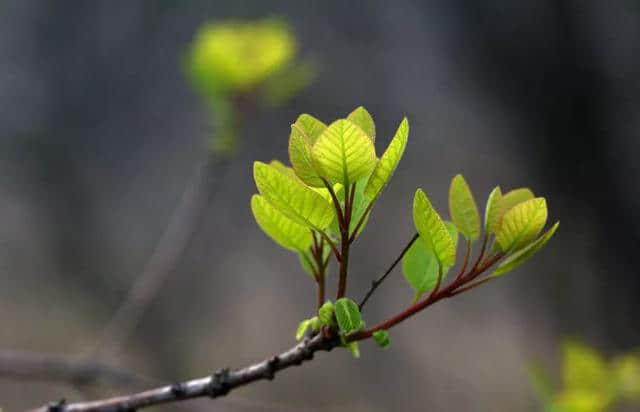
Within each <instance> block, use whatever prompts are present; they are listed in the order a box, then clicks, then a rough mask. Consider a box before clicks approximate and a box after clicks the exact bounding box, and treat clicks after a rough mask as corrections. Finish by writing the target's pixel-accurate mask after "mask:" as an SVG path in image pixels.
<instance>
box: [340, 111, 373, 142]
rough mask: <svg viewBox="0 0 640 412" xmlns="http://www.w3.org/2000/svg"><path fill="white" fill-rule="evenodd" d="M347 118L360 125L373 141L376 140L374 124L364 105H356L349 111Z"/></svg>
mask: <svg viewBox="0 0 640 412" xmlns="http://www.w3.org/2000/svg"><path fill="white" fill-rule="evenodd" d="M347 120H351V121H352V122H353V123H355V124H357V125H358V126H360V128H361V129H362V130H364V132H365V133H366V134H367V136H369V137H370V138H371V140H372V141H373V142H374V143H375V141H376V124H375V123H374V122H373V118H372V117H371V114H369V112H368V111H367V109H365V108H364V107H362V106H360V107H357V108H356V109H355V110H354V111H352V112H351V113H349V116H347Z"/></svg>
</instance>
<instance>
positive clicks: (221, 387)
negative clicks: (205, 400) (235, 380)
mask: <svg viewBox="0 0 640 412" xmlns="http://www.w3.org/2000/svg"><path fill="white" fill-rule="evenodd" d="M229 372H230V370H229V368H222V369H220V370H218V371H216V372H215V373H214V374H213V376H212V377H211V383H209V388H208V390H207V392H208V394H209V397H211V398H217V397H218V396H224V395H226V394H227V393H229V390H230V389H231V385H230V384H229Z"/></svg>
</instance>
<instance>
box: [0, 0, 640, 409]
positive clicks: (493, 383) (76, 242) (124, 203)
mask: <svg viewBox="0 0 640 412" xmlns="http://www.w3.org/2000/svg"><path fill="white" fill-rule="evenodd" d="M269 15H279V16H283V17H285V18H286V19H287V20H288V21H289V22H290V23H291V24H292V26H293V27H294V29H295V31H296V33H297V35H298V37H299V43H300V46H301V49H302V50H301V53H302V55H304V56H308V57H310V58H312V59H313V60H314V61H315V62H317V66H318V75H317V78H316V80H315V82H314V83H313V84H312V85H311V87H309V88H307V89H306V90H305V91H304V92H303V93H302V94H300V95H299V96H297V97H296V98H294V99H293V100H292V101H290V102H288V103H287V104H286V105H285V106H282V107H280V108H277V109H272V110H260V111H258V112H256V113H255V114H254V115H252V117H251V118H250V119H249V120H248V121H247V122H246V125H245V126H246V127H245V130H244V133H243V139H242V144H241V146H240V148H239V150H238V152H237V154H236V155H235V156H234V157H233V159H232V161H231V163H230V164H229V167H228V168H227V169H226V170H225V172H224V174H223V178H222V180H221V182H220V184H219V185H218V186H217V188H216V191H215V193H214V194H213V196H212V198H211V199H210V201H209V203H208V204H207V209H206V212H205V214H204V216H203V218H202V221H201V222H200V223H199V225H198V228H197V230H196V232H195V233H194V235H193V237H192V238H191V241H190V242H189V245H188V248H187V250H186V252H185V254H184V255H183V256H182V257H181V259H180V262H179V264H178V266H177V268H176V270H175V271H173V272H172V274H171V277H170V278H169V279H168V281H167V282H166V284H165V285H164V286H163V288H162V289H161V291H160V293H159V295H158V296H157V298H156V299H155V300H154V302H153V304H152V306H151V307H150V308H149V310H148V311H147V312H146V313H145V315H144V317H143V319H142V322H141V325H140V327H139V328H137V330H136V332H135V334H134V336H133V337H132V338H131V339H130V340H129V341H127V343H126V345H125V347H124V349H123V350H122V351H121V353H120V354H119V355H118V359H116V360H115V361H117V362H118V363H119V364H120V365H123V366H126V367H127V368H130V369H133V370H136V371H139V372H141V373H144V374H146V375H149V376H154V377H156V378H158V379H161V380H163V381H172V380H177V379H184V378H187V377H192V376H201V375H203V376H204V375H206V374H209V373H211V371H212V370H214V369H215V368H218V367H222V366H242V365H244V364H246V363H248V362H252V361H256V360H259V359H263V358H265V357H266V356H269V355H271V354H272V353H275V352H277V351H280V350H282V349H284V348H286V347H288V346H289V345H290V344H291V343H292V342H293V333H294V329H295V326H296V325H297V322H298V321H299V320H300V319H302V318H304V317H307V316H308V315H309V314H310V312H311V311H312V308H313V305H314V304H315V296H314V293H315V292H314V289H313V284H312V282H310V281H309V279H308V277H307V276H306V275H304V274H303V273H302V272H301V271H300V270H299V268H298V265H297V261H296V260H297V258H296V257H295V256H294V255H292V254H290V253H288V252H285V251H283V250H281V249H279V248H278V247H277V246H276V245H275V244H274V243H272V242H271V241H270V240H269V239H268V238H267V237H266V236H265V235H264V234H263V233H262V232H261V231H260V229H259V228H258V226H257V225H256V224H255V222H254V220H253V218H252V216H251V212H250V208H249V199H250V196H251V194H252V193H254V192H255V187H254V183H253V180H252V176H251V173H252V172H251V164H252V162H253V160H263V161H269V160H271V159H273V158H279V159H286V157H287V154H286V142H287V138H288V131H289V125H290V124H291V122H292V121H293V120H294V119H295V118H296V116H297V115H298V114H299V113H301V112H307V113H311V114H313V115H315V116H317V117H319V118H320V119H323V120H325V121H329V120H331V119H334V118H337V117H340V116H344V115H345V114H346V113H348V112H349V111H351V110H352V109H353V108H354V107H356V106H358V105H361V104H362V105H364V106H365V107H367V108H368V109H369V111H370V112H371V113H372V114H373V116H374V119H375V120H376V123H377V127H378V136H379V138H378V143H377V150H378V153H381V151H382V150H383V148H384V147H386V144H387V143H388V141H389V140H390V138H391V136H392V134H393V132H394V131H395V128H396V127H397V124H398V123H399V121H400V120H401V118H402V116H403V115H405V114H406V115H407V116H408V117H409V120H410V122H411V134H410V139H409V145H408V148H407V152H406V153H405V156H404V159H403V162H402V163H401V164H400V167H399V169H398V171H397V173H396V175H395V176H394V178H393V181H392V183H391V185H390V186H389V187H388V188H387V189H386V191H385V193H384V195H383V197H382V198H381V200H380V201H379V204H378V205H377V206H376V208H375V209H374V212H373V215H372V219H371V221H370V223H369V226H368V227H367V229H366V231H365V232H364V234H363V236H362V237H361V241H360V242H358V243H357V244H356V246H355V249H354V251H353V255H354V256H353V260H352V262H353V263H352V274H351V278H350V285H349V288H350V292H351V294H352V295H353V296H354V297H360V296H361V295H362V294H363V293H364V291H365V289H366V287H367V285H368V284H369V282H370V280H371V279H372V278H373V277H375V276H377V275H378V274H379V273H380V272H381V271H383V270H384V268H385V267H386V266H387V265H388V264H389V262H390V261H392V260H393V258H394V257H395V256H396V255H397V253H398V252H399V251H400V250H401V249H402V247H403V245H404V244H405V243H406V241H407V240H408V239H409V237H410V236H411V235H412V233H413V227H412V225H413V224H412V221H411V201H412V197H413V192H414V191H415V189H416V187H421V188H423V189H424V190H425V191H426V193H427V194H428V195H429V196H430V197H431V198H432V199H433V200H434V203H435V205H436V206H437V207H438V208H439V209H440V210H442V211H443V212H444V211H445V210H446V194H447V188H448V184H449V181H450V179H451V177H453V176H454V175H455V174H456V173H458V172H462V173H463V174H464V175H465V176H466V177H467V180H468V181H469V183H470V185H471V187H472V189H473V190H474V192H475V194H476V198H477V200H478V203H479V204H480V205H482V206H483V205H484V201H485V199H486V194H488V192H489V191H490V190H491V188H492V187H493V186H495V185H496V184H500V185H501V186H502V188H503V190H504V189H510V188H514V187H518V186H529V187H531V188H532V189H533V190H534V192H535V193H536V194H539V195H543V196H545V197H546V198H547V200H548V203H549V207H550V219H553V220H560V221H561V226H560V229H559V232H558V234H557V235H556V238H554V239H553V240H552V242H551V243H550V245H549V246H548V248H547V249H546V250H545V251H544V252H543V253H541V254H540V255H539V256H537V257H536V258H535V259H534V261H532V262H531V263H530V264H528V265H526V266H525V267H524V268H522V269H519V270H518V271H517V273H514V274H513V275H510V276H508V277H505V278H504V279H502V280H500V281H499V282H496V283H495V284H493V285H491V286H490V287H483V288H481V289H478V290H477V291H473V292H472V293H470V294H468V295H463V296H461V297H460V298H456V299H455V300H452V301H446V302H443V303H440V304H438V305H436V306H434V307H433V308H431V309H429V310H428V311H427V312H425V313H424V314H421V315H420V316H419V317H417V318H415V319H412V320H411V321H409V322H406V323H404V324H402V325H401V326H399V327H398V328H397V329H394V330H393V332H392V334H391V337H392V342H393V343H392V345H391V347H390V348H389V349H388V350H386V351H384V352H381V351H379V350H378V349H377V348H376V347H375V346H374V345H373V344H370V343H367V344H364V345H362V352H363V353H362V355H363V356H362V359H360V360H358V361H356V360H353V359H352V358H351V357H350V355H349V354H348V353H346V351H340V352H338V353H336V352H332V353H331V355H322V354H321V355H319V356H317V357H316V360H315V361H314V362H313V363H312V364H309V365H307V366H306V367H303V368H297V369H295V370H290V371H287V372H284V373H282V374H281V375H279V376H278V378H277V379H276V381H274V382H273V383H259V384H256V385H252V386H251V387H248V388H245V389H241V390H239V391H237V392H234V393H233V394H232V395H231V396H230V397H229V398H228V399H226V400H223V401H220V402H218V401H216V402H211V401H207V400H200V401H195V402H193V405H196V406H200V407H207V408H208V410H220V411H227V410H228V411H236V410H238V411H239V410H320V409H322V410H327V411H329V410H331V411H333V410H335V411H343V410H349V411H385V410H407V411H408V410H429V411H534V410H537V409H536V403H535V400H534V397H533V394H532V391H531V390H530V386H529V382H528V379H527V376H526V373H525V365H526V362H527V361H529V360H531V359H539V360H542V361H543V362H544V363H545V364H547V365H548V366H549V367H550V368H551V370H554V367H553V365H554V364H555V363H557V352H558V349H559V344H560V342H561V340H562V339H563V338H564V337H567V336H573V337H578V338H580V339H584V340H585V341H586V342H589V343H590V344H593V345H596V346H597V347H598V348H600V349H602V350H603V351H604V352H605V353H608V354H613V353H618V352H621V351H627V350H630V349H633V348H636V347H637V346H638V344H639V341H640V327H638V324H637V321H636V319H637V313H638V309H639V308H640V300H639V294H640V276H639V275H640V274H639V273H638V270H637V264H636V258H637V256H636V255H637V253H638V246H639V245H640V242H639V240H640V239H639V237H640V224H639V223H638V220H637V219H636V218H635V211H636V210H637V209H638V208H640V190H638V188H637V187H638V186H637V185H638V183H637V181H638V178H640V173H639V171H638V167H639V166H638V163H637V160H636V157H637V156H638V155H639V154H640V143H639V137H640V117H639V116H638V109H640V53H639V52H640V50H639V46H640V41H639V39H640V2H636V1H619V2H602V1H527V2H502V1H485V2H476V1H469V0H467V1H462V0H459V1H445V0H430V1H418V0H413V1H412V0H405V1H394V2H390V1H368V2H355V1H354V2H344V1H329V2H301V1H273V2H264V1H238V0H235V1H229V2H222V1H185V2H180V1H170V0H165V1H145V2H142V1H138V2H134V1H91V2H88V1H65V2H54V1H19V0H4V1H1V2H0V145H1V146H0V325H1V326H0V347H2V348H3V349H20V350H33V351H42V352H51V353H59V354H80V353H83V352H85V351H87V350H88V348H90V347H91V345H93V344H94V342H95V340H96V339H97V338H98V336H99V333H100V331H101V329H102V327H103V326H104V324H105V323H106V322H107V321H108V320H109V318H110V317H111V315H112V313H113V312H114V311H115V310H116V308H117V307H118V306H119V304H120V302H121V301H122V300H123V299H124V297H125V295H126V293H127V291H128V290H129V287H130V285H131V284H132V282H133V280H134V279H135V278H136V276H137V275H138V274H139V273H140V271H141V270H142V267H143V266H144V264H145V262H146V261H147V259H148V257H149V255H150V254H151V253H152V251H153V248H154V245H155V244H156V242H157V239H158V238H159V237H160V236H161V234H162V233H163V231H164V228H165V226H166V224H167V221H168V220H169V218H170V216H171V215H172V213H173V210H174V209H175V207H176V204H177V203H178V201H179V199H180V196H181V193H182V191H183V189H184V187H185V184H186V183H187V181H188V180H189V178H190V176H191V175H193V173H194V171H195V169H196V167H197V165H198V164H199V163H200V162H201V161H202V159H203V158H204V157H206V150H207V149H206V138H207V133H208V130H209V124H210V120H211V119H208V118H207V115H206V113H205V111H204V110H203V107H202V105H201V102H200V100H199V98H198V96H197V95H196V93H194V92H193V91H192V90H191V88H190V87H189V84H188V81H187V80H186V78H185V76H184V70H183V64H182V61H183V58H184V55H185V51H186V49H187V47H188V45H189V43H190V41H191V40H192V38H193V35H194V33H195V31H196V30H197V28H198V27H199V26H200V25H201V24H202V23H204V22H206V21H211V20H214V21H215V20H219V19H226V18H255V17H263V16H269ZM335 275H336V274H335V270H334V271H333V273H332V274H331V278H332V279H333V280H335V278H336V276H335ZM410 299H411V291H410V290H409V288H408V287H407V286H406V285H404V284H403V279H402V276H401V274H400V273H396V274H395V275H394V277H393V278H392V280H390V281H389V282H388V283H387V284H385V286H384V287H383V288H381V291H380V292H379V293H378V294H377V295H376V296H375V297H374V299H373V300H372V301H371V303H370V306H369V307H368V308H367V311H366V313H365V317H366V319H367V320H369V322H374V321H375V320H380V319H382V318H383V317H385V316H388V315H389V314H391V313H395V312H397V311H398V310H400V309H401V308H402V307H403V306H404V305H406V304H407V302H408V301H410ZM113 391H115V392H122V390H121V389H120V390H117V389H116V390H113V389H104V390H101V391H94V392H91V393H89V394H87V393H81V392H78V391H77V390H76V389H75V388H73V387H72V386H70V385H64V384H51V383H48V382H25V381H14V380H10V379H0V407H3V408H4V409H5V410H9V411H12V410H23V409H25V408H28V407H35V406H38V405H39V404H42V403H45V402H47V401H49V400H54V399H59V398H62V397H65V398H67V399H81V398H82V397H83V396H92V397H95V396H100V395H106V394H108V393H112V392H113ZM188 407H191V406H187V404H186V403H182V404H180V405H173V406H166V407H163V408H158V410H184V409H186V408H188Z"/></svg>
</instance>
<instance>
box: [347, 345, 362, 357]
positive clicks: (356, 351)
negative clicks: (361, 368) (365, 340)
mask: <svg viewBox="0 0 640 412" xmlns="http://www.w3.org/2000/svg"><path fill="white" fill-rule="evenodd" d="M345 347H346V348H347V349H349V350H350V351H351V354H352V355H353V357H354V358H356V359H359V358H360V347H359V346H358V342H349V343H347V344H346V345H345Z"/></svg>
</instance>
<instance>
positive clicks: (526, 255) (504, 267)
mask: <svg viewBox="0 0 640 412" xmlns="http://www.w3.org/2000/svg"><path fill="white" fill-rule="evenodd" d="M559 225H560V222H556V223H555V224H554V225H553V226H552V227H551V229H549V230H548V231H547V232H546V233H545V234H544V235H542V236H540V237H539V238H538V239H536V241H534V242H532V243H530V244H528V245H527V246H525V247H524V248H522V249H520V250H518V251H517V252H515V253H514V254H512V255H510V256H508V257H507V258H506V259H505V260H504V261H503V262H502V263H500V265H499V266H498V267H497V268H496V271H495V272H493V273H492V274H491V276H492V277H498V276H502V275H504V274H505V273H507V272H511V271H512V270H513V269H515V268H517V267H518V266H520V265H522V264H523V263H524V262H526V261H527V260H529V259H530V258H531V257H532V256H533V255H535V254H536V253H538V251H539V250H540V249H542V248H543V247H545V245H546V244H547V242H549V240H550V239H551V237H552V236H553V235H554V233H556V230H557V229H558V226H559Z"/></svg>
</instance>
